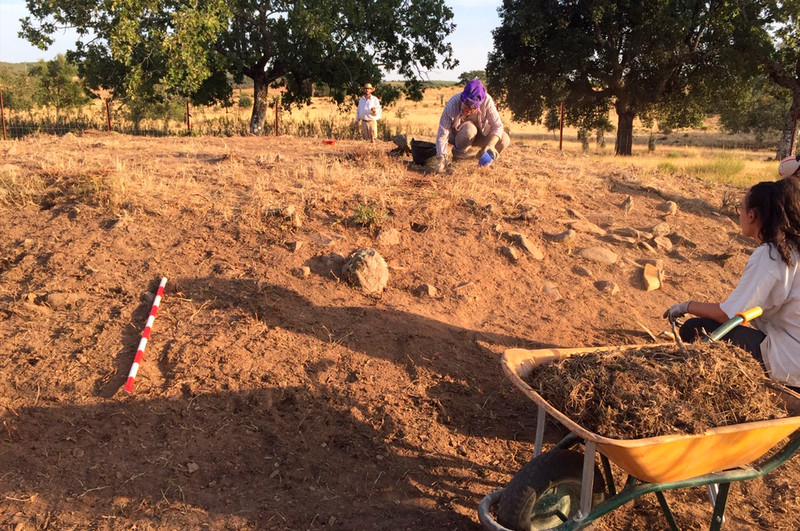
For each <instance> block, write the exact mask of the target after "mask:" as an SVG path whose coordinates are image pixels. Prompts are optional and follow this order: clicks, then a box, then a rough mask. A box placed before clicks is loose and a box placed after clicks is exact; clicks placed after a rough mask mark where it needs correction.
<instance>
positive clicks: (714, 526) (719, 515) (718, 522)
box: [710, 483, 731, 531]
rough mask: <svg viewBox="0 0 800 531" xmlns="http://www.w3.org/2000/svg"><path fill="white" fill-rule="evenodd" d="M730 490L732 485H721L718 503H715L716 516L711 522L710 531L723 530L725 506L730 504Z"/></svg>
mask: <svg viewBox="0 0 800 531" xmlns="http://www.w3.org/2000/svg"><path fill="white" fill-rule="evenodd" d="M730 488H731V484H730V483H720V484H719V492H717V501H716V503H714V516H713V517H712V520H711V529H710V531H719V530H720V529H721V528H722V522H724V521H725V505H726V504H727V503H728V491H729V490H730Z"/></svg>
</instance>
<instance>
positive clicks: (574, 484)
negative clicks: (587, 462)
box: [497, 450, 605, 531]
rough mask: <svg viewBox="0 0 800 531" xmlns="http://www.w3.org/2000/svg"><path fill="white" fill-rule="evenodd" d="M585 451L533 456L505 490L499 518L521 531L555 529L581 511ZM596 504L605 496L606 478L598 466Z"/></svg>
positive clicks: (595, 476)
mask: <svg viewBox="0 0 800 531" xmlns="http://www.w3.org/2000/svg"><path fill="white" fill-rule="evenodd" d="M582 475H583V454H581V453H579V452H574V451H572V450H551V451H549V452H545V453H543V454H541V455H540V456H538V457H535V458H533V459H531V460H530V461H529V462H528V463H527V464H526V465H525V466H523V467H522V468H521V469H519V472H517V473H516V474H515V475H514V477H513V478H512V479H511V481H510V482H509V483H508V485H506V487H505V488H504V489H503V493H502V495H501V496H500V501H499V502H498V504H497V521H498V523H500V524H501V525H503V526H504V527H507V528H509V529H515V530H517V531H529V530H544V529H553V528H556V527H558V526H559V525H561V524H563V523H564V522H566V521H567V520H569V519H570V518H572V517H573V516H575V513H577V512H578V509H580V505H581V477H582ZM593 492H594V495H593V496H592V498H593V500H592V505H594V504H595V503H597V502H599V501H600V500H601V499H602V498H603V493H604V492H605V481H604V480H603V475H602V474H601V473H600V469H599V468H598V467H597V466H596V465H595V467H594V488H593Z"/></svg>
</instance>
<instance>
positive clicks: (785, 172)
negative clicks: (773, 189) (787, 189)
mask: <svg viewBox="0 0 800 531" xmlns="http://www.w3.org/2000/svg"><path fill="white" fill-rule="evenodd" d="M797 170H800V155H797V156H796V157H786V158H785V159H783V160H782V161H781V163H780V164H779V165H778V173H779V174H780V176H781V177H782V178H784V179H785V178H786V177H789V176H791V175H794V174H795V173H797Z"/></svg>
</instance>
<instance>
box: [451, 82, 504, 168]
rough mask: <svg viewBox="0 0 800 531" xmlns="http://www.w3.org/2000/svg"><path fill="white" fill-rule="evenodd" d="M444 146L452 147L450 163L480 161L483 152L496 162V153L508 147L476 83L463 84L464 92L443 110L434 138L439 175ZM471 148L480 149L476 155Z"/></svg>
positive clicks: (490, 103) (500, 124) (496, 115)
mask: <svg viewBox="0 0 800 531" xmlns="http://www.w3.org/2000/svg"><path fill="white" fill-rule="evenodd" d="M448 143H449V144H452V145H453V158H454V159H466V158H475V157H478V158H480V156H481V155H483V154H484V153H486V152H487V151H488V152H491V154H492V158H494V159H497V157H498V155H499V154H500V152H501V151H503V150H504V149H505V148H506V147H508V145H509V144H511V139H510V138H509V137H508V133H506V132H505V131H504V129H503V122H502V121H501V120H500V114H499V113H498V112H497V107H495V104H494V100H493V99H492V97H491V96H489V95H488V94H486V88H484V86H483V83H481V82H480V80H478V79H473V80H472V81H470V82H469V83H467V84H466V86H465V87H464V90H463V91H462V92H459V93H458V94H456V95H455V96H453V97H452V98H450V100H448V102H447V104H446V105H445V106H444V111H443V112H442V117H441V118H440V119H439V132H438V133H437V135H436V156H437V157H438V158H439V166H438V168H439V171H444V169H445V167H446V165H447V163H448V156H447V144H448ZM473 146H475V147H478V148H481V149H480V150H478V151H477V153H476V152H475V151H474V150H473V149H472V147H473Z"/></svg>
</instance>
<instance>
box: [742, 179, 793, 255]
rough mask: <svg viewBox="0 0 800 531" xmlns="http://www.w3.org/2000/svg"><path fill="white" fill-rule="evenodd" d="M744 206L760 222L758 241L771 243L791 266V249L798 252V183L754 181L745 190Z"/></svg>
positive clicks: (788, 181) (784, 180) (790, 180)
mask: <svg viewBox="0 0 800 531" xmlns="http://www.w3.org/2000/svg"><path fill="white" fill-rule="evenodd" d="M746 208H747V210H753V211H755V213H756V216H757V217H758V219H759V220H760V221H761V229H760V230H759V231H758V237H759V238H761V241H762V242H764V243H770V244H772V245H774V246H775V248H776V249H777V250H778V253H779V254H780V255H781V258H782V259H783V261H784V262H786V264H787V265H792V249H796V250H798V251H800V182H799V181H798V180H797V179H796V178H786V179H781V180H780V181H774V182H773V181H765V182H761V183H758V184H756V185H755V186H753V187H752V188H750V191H749V192H747V200H746Z"/></svg>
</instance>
